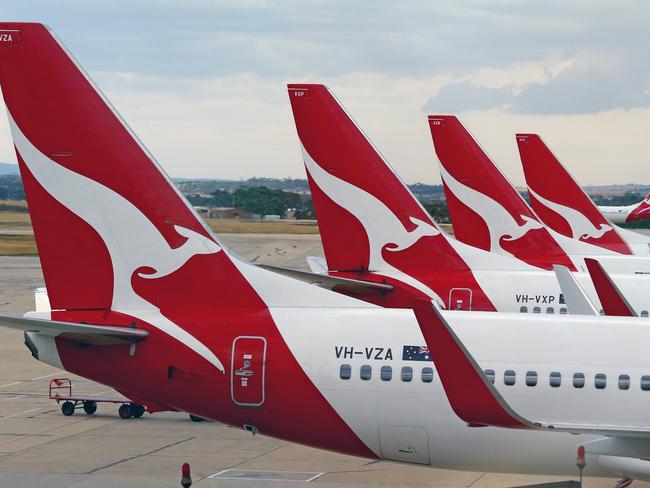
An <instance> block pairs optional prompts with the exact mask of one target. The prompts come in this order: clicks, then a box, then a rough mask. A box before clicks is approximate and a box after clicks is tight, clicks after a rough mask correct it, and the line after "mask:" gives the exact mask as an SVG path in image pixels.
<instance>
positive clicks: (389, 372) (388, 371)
mask: <svg viewBox="0 0 650 488" xmlns="http://www.w3.org/2000/svg"><path fill="white" fill-rule="evenodd" d="M379 377H380V378H381V379H382V381H390V380H391V378H392V377H393V368H391V367H390V366H382V367H381V369H380V370H379Z"/></svg>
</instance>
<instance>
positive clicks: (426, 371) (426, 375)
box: [422, 368, 433, 383]
mask: <svg viewBox="0 0 650 488" xmlns="http://www.w3.org/2000/svg"><path fill="white" fill-rule="evenodd" d="M422 381H423V382H424V383H431V382H432V381H433V368H422Z"/></svg>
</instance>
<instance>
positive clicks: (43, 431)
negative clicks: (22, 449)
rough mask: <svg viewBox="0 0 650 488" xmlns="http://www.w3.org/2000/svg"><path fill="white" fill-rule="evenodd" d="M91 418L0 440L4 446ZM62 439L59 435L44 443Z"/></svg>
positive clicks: (0, 444) (88, 418)
mask: <svg viewBox="0 0 650 488" xmlns="http://www.w3.org/2000/svg"><path fill="white" fill-rule="evenodd" d="M89 420H91V417H84V418H82V419H80V420H77V421H76V422H70V423H68V422H66V423H65V424H63V425H59V426H57V427H52V428H50V429H44V430H39V431H38V432H32V433H31V434H27V435H25V436H22V437H19V438H17V439H9V440H6V441H4V442H0V446H3V445H5V444H11V443H12V442H18V441H22V440H23V439H27V438H29V437H35V436H41V435H43V434H45V433H48V432H52V431H54V430H58V429H63V428H69V427H70V426H71V425H74V424H79V423H81V422H87V421H89ZM102 426H103V425H102ZM102 426H99V427H95V428H96V429H98V428H100V427H102ZM90 430H94V429H90ZM85 432H88V431H83V432H81V433H85ZM76 434H77V433H74V434H73V435H76ZM60 439H62V437H57V438H56V439H52V440H50V441H47V442H45V443H44V444H49V443H51V442H56V441H58V440H60ZM44 444H40V445H44Z"/></svg>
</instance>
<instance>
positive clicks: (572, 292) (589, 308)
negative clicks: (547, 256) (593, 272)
mask: <svg viewBox="0 0 650 488" xmlns="http://www.w3.org/2000/svg"><path fill="white" fill-rule="evenodd" d="M553 272H554V273H555V277H556V278H557V281H558V283H559V284H560V289H561V290H562V295H563V296H564V300H565V301H566V306H567V308H568V309H569V313H570V314H578V315H598V310H597V309H596V307H595V306H594V304H593V303H592V302H591V300H590V299H589V297H588V296H587V294H586V293H585V291H584V290H583V289H582V287H581V286H580V283H578V281H577V280H576V278H575V276H574V275H573V273H571V271H569V268H567V267H566V266H561V265H559V264H554V265H553Z"/></svg>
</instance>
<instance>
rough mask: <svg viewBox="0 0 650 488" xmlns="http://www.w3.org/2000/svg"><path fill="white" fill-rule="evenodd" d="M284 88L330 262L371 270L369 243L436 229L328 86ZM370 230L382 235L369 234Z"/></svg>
mask: <svg viewBox="0 0 650 488" xmlns="http://www.w3.org/2000/svg"><path fill="white" fill-rule="evenodd" d="M288 90H289V99H290V101H291V108H292V110H293V116H294V120H295V123H296V129H297V131H298V137H299V139H300V144H301V148H302V153H303V157H304V161H305V168H306V170H307V176H308V179H309V183H310V187H311V191H312V199H313V202H314V207H315V209H316V213H317V217H318V224H319V229H320V233H321V238H322V241H323V247H324V250H325V257H326V260H327V265H328V268H329V269H330V270H337V271H347V270H355V271H357V270H368V269H371V270H372V269H373V268H376V267H377V266H378V265H379V263H378V262H373V258H376V257H377V256H372V255H371V254H372V253H373V249H372V248H373V246H377V245H379V246H383V245H387V244H390V243H391V242H395V243H396V244H397V245H400V244H398V241H397V240H399V239H400V237H407V236H408V235H409V234H411V233H425V234H428V235H430V237H434V236H439V235H440V234H441V231H440V230H439V228H438V227H437V225H436V223H435V222H434V221H433V220H432V219H431V217H430V216H429V215H428V214H427V213H426V211H425V210H424V209H423V208H422V206H421V205H420V203H419V202H418V201H417V200H416V199H415V197H414V196H413V195H412V194H411V193H410V191H409V190H408V189H407V188H406V186H405V185H404V184H403V183H402V182H401V181H400V179H399V177H398V176H397V175H396V174H395V173H394V172H393V170H392V169H391V168H390V166H389V165H388V164H387V163H386V162H385V161H384V159H383V158H382V156H381V155H380V154H379V152H378V151H377V150H376V149H375V147H374V146H373V145H372V143H371V142H370V141H369V140H368V139H367V138H366V136H365V135H364V134H363V132H362V131H361V129H360V128H359V127H358V126H357V125H356V123H355V122H354V121H353V120H352V118H351V117H350V116H349V115H348V113H347V112H346V111H345V109H344V108H343V107H342V106H341V105H340V104H339V103H338V101H337V100H336V99H335V98H334V96H333V95H332V93H331V92H330V91H329V90H328V89H327V87H325V86H324V85H314V84H291V85H289V86H288ZM388 229H390V230H394V231H395V232H396V233H397V232H398V231H399V232H400V233H401V234H403V236H400V235H388V234H387V232H386V230H388ZM374 238H381V239H383V240H384V242H377V243H375V242H368V241H369V240H371V241H372V239H374ZM395 239H397V240H395ZM437 240H439V241H444V240H445V239H444V237H442V236H440V237H437ZM379 251H380V252H382V250H381V249H379ZM374 261H378V260H377V259H374Z"/></svg>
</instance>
